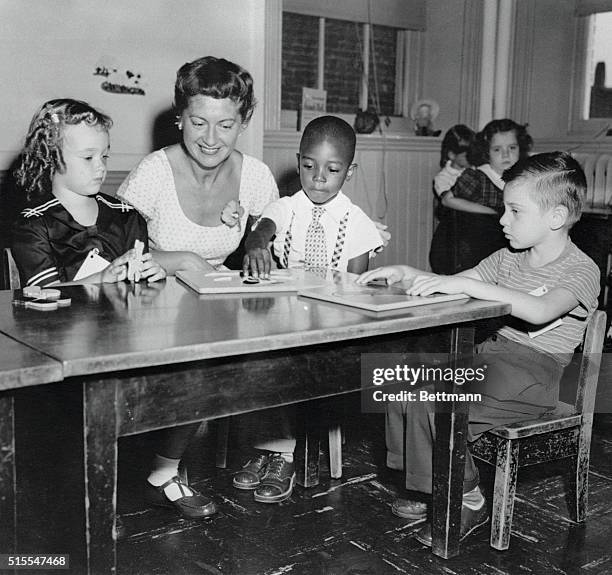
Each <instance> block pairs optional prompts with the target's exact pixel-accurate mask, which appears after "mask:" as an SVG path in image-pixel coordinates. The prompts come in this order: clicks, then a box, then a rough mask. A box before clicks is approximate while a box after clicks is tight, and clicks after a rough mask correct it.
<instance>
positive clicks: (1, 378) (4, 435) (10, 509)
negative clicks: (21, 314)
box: [0, 334, 64, 553]
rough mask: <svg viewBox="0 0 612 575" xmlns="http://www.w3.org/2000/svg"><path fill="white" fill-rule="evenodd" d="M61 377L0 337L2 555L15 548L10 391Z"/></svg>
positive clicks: (49, 362)
mask: <svg viewBox="0 0 612 575" xmlns="http://www.w3.org/2000/svg"><path fill="white" fill-rule="evenodd" d="M63 377H64V374H63V371H62V365H61V363H60V362H59V361H56V360H54V359H52V358H50V357H47V356H46V355H43V354H42V353H40V352H38V351H35V350H33V349H31V348H29V347H26V346H25V345H23V344H20V343H18V342H16V341H14V340H12V339H10V338H8V337H6V336H5V335H2V334H0V541H2V542H3V544H2V552H3V553H11V552H14V551H15V546H16V535H15V529H16V497H15V486H16V483H17V474H16V469H15V437H14V427H15V405H14V403H15V402H14V396H13V391H14V390H17V389H20V388H24V387H28V386H32V385H39V384H43V383H50V382H54V381H61V380H62V379H63Z"/></svg>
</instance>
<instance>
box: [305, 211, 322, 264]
mask: <svg viewBox="0 0 612 575" xmlns="http://www.w3.org/2000/svg"><path fill="white" fill-rule="evenodd" d="M324 211H325V208H322V207H320V206H314V207H313V208H312V220H311V222H310V225H309V226H308V229H307V230H306V249H305V253H304V263H305V264H306V267H315V268H325V267H327V243H326V241H325V230H324V229H323V225H322V224H321V222H320V221H319V219H320V217H321V216H322V215H323V212H324Z"/></svg>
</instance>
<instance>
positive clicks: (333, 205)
mask: <svg viewBox="0 0 612 575" xmlns="http://www.w3.org/2000/svg"><path fill="white" fill-rule="evenodd" d="M298 194H299V196H298V198H297V199H298V208H300V209H303V210H304V211H306V210H308V211H309V212H312V208H314V207H315V206H316V205H317V204H313V203H312V202H311V201H310V199H309V198H308V196H307V195H306V193H305V192H304V190H300V191H299V192H298ZM351 205H352V204H351V200H349V199H348V197H347V196H346V195H345V194H343V193H342V190H340V191H339V192H338V193H337V194H336V196H335V197H334V198H333V199H332V200H330V201H329V202H327V203H326V204H322V205H321V206H320V207H322V208H324V209H325V213H326V214H327V215H328V216H330V217H331V218H332V219H333V220H334V221H336V222H340V221H341V220H342V218H343V217H344V216H345V215H346V212H347V211H348V209H349V208H350V207H351Z"/></svg>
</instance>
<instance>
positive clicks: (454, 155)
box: [429, 124, 475, 274]
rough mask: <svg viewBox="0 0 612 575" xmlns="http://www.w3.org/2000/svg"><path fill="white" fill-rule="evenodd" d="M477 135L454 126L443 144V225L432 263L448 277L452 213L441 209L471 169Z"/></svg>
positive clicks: (437, 182)
mask: <svg viewBox="0 0 612 575" xmlns="http://www.w3.org/2000/svg"><path fill="white" fill-rule="evenodd" d="M474 137H475V133H474V131H473V130H472V129H470V128H468V127H467V126H466V125H464V124H457V125H455V126H453V127H452V128H451V129H450V130H448V132H446V134H445V135H444V139H443V140H442V150H441V153H440V167H441V168H442V169H441V170H440V171H439V172H438V173H437V174H436V175H435V177H434V192H435V194H436V196H437V198H438V200H439V201H440V205H439V206H438V213H437V215H438V220H439V222H440V223H439V225H438V227H437V228H436V231H435V232H434V235H433V238H432V240H431V249H430V252H429V263H430V264H431V269H432V270H433V271H434V272H435V273H441V274H443V273H447V270H448V269H449V268H448V266H449V262H448V259H449V258H448V253H449V247H450V245H449V243H450V241H451V238H449V237H448V231H449V228H450V226H449V225H448V222H447V221H446V220H447V219H448V218H449V213H448V209H445V208H443V207H442V205H441V201H442V197H443V196H444V195H445V194H446V193H447V192H448V191H449V190H450V189H451V188H452V187H453V186H454V185H455V182H456V181H457V178H458V177H459V176H460V175H461V174H462V173H463V171H464V170H465V169H466V168H467V167H469V166H470V162H469V160H468V151H469V149H470V147H471V146H472V144H473V142H474Z"/></svg>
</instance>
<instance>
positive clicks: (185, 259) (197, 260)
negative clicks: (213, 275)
mask: <svg viewBox="0 0 612 575" xmlns="http://www.w3.org/2000/svg"><path fill="white" fill-rule="evenodd" d="M175 253H180V254H181V255H180V263H179V264H178V265H177V266H176V269H177V270H193V271H202V272H214V271H215V268H214V267H213V266H211V265H210V264H209V263H208V262H207V261H206V260H205V259H204V258H202V257H200V256H199V255H198V254H194V253H193V252H175Z"/></svg>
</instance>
